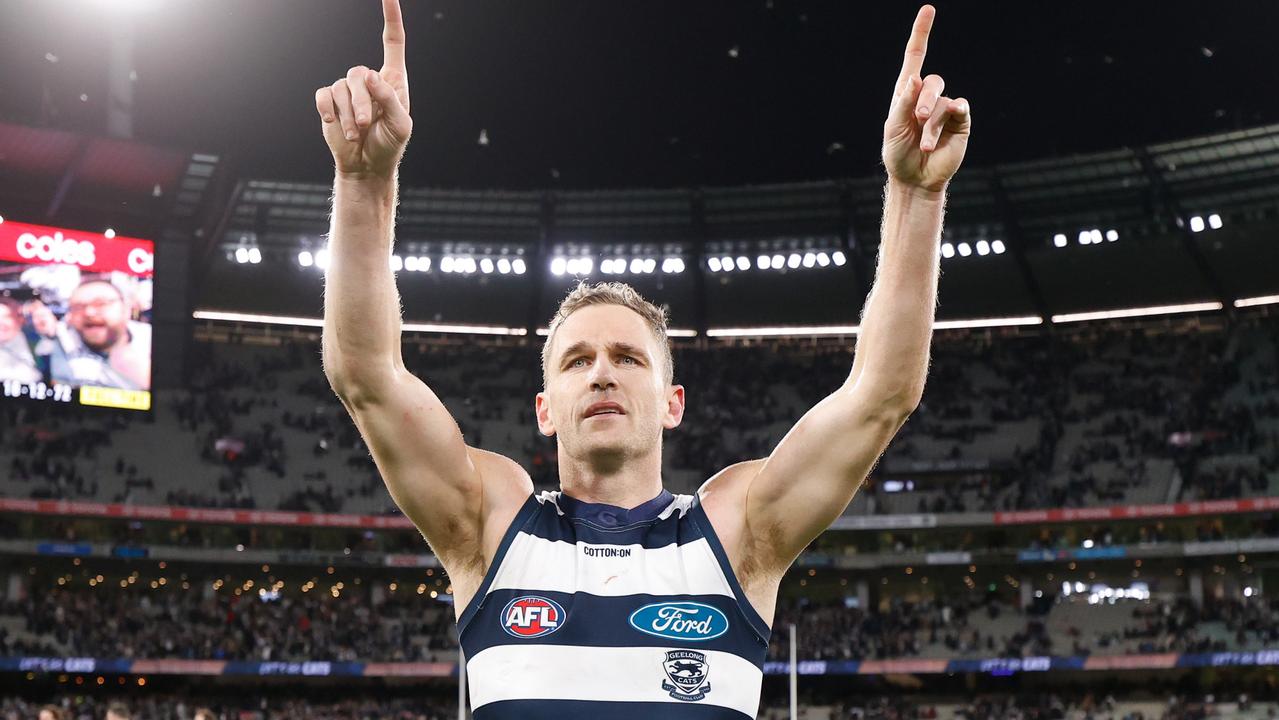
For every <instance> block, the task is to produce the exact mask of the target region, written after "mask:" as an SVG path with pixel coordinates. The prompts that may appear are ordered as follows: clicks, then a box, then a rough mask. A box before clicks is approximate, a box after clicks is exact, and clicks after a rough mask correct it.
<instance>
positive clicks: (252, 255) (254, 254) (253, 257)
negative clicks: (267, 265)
mask: <svg viewBox="0 0 1279 720" xmlns="http://www.w3.org/2000/svg"><path fill="white" fill-rule="evenodd" d="M249 262H250V263H252V264H254V265H257V264H258V263H260V262H262V251H261V250H260V249H258V248H255V247H252V248H249Z"/></svg>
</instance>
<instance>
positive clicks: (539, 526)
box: [525, 499, 702, 549]
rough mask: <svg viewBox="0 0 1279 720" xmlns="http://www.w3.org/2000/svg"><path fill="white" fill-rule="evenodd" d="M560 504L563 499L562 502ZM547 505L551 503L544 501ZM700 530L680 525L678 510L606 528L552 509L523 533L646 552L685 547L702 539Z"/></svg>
mask: <svg viewBox="0 0 1279 720" xmlns="http://www.w3.org/2000/svg"><path fill="white" fill-rule="evenodd" d="M561 502H562V499H561ZM547 504H548V505H549V504H550V501H547ZM698 530H700V528H699V527H697V526H696V525H691V524H689V523H681V522H680V513H679V511H678V510H676V511H674V512H672V513H671V515H670V517H667V518H665V519H654V518H649V519H648V520H643V521H639V522H632V523H630V524H627V525H623V526H619V527H614V528H606V527H602V526H600V525H597V524H595V523H593V522H591V521H590V520H586V519H584V518H577V517H573V516H571V515H567V514H565V515H563V516H560V515H559V514H558V513H556V512H555V508H554V507H549V508H547V511H546V512H541V513H538V514H537V517H535V518H533V521H532V522H531V523H529V525H528V527H526V528H525V532H527V533H529V534H530V535H533V536H534V537H540V538H543V539H546V540H551V541H559V542H567V543H577V542H579V541H580V542H584V543H590V544H599V545H641V546H643V547H645V548H649V549H653V548H662V547H666V546H667V545H684V544H686V543H690V542H693V541H694V540H699V539H701V537H702V535H701V533H700V532H698Z"/></svg>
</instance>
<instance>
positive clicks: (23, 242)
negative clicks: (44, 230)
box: [18, 232, 98, 267]
mask: <svg viewBox="0 0 1279 720" xmlns="http://www.w3.org/2000/svg"><path fill="white" fill-rule="evenodd" d="M18 255H19V257H22V258H24V259H26V260H40V261H42V262H48V263H64V264H67V265H80V266H82V267H90V266H91V265H93V264H94V263H96V262H97V261H98V257H97V253H96V251H95V248H94V247H93V243H91V242H89V241H88V240H83V241H81V240H76V239H75V238H69V237H63V235H62V233H60V232H55V233H54V234H53V236H52V237H50V236H48V235H36V234H34V233H29V232H28V233H22V234H21V235H19V236H18Z"/></svg>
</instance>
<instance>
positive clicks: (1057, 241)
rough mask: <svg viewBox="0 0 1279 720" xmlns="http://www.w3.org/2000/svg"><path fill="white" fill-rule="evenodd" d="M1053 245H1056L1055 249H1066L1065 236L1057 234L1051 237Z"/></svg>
mask: <svg viewBox="0 0 1279 720" xmlns="http://www.w3.org/2000/svg"><path fill="white" fill-rule="evenodd" d="M1053 245H1056V246H1057V247H1066V234H1065V233H1057V234H1056V235H1053Z"/></svg>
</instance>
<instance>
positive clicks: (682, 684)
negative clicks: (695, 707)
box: [662, 650, 711, 702]
mask: <svg viewBox="0 0 1279 720" xmlns="http://www.w3.org/2000/svg"><path fill="white" fill-rule="evenodd" d="M662 669H663V670H665V671H666V677H667V678H669V679H670V682H667V681H666V680H663V681H662V689H663V690H665V691H667V692H669V693H670V694H671V697H673V698H675V699H676V700H686V701H689V702H692V701H694V700H701V699H702V698H704V697H706V693H708V692H710V691H711V684H710V682H708V681H707V679H706V677H707V675H709V674H710V670H711V667H710V663H708V662H706V653H700V652H697V651H696V650H667V651H666V660H665V661H664V662H662Z"/></svg>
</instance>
